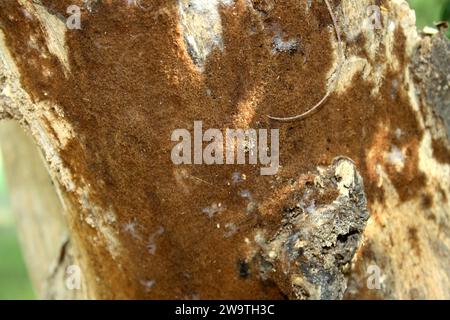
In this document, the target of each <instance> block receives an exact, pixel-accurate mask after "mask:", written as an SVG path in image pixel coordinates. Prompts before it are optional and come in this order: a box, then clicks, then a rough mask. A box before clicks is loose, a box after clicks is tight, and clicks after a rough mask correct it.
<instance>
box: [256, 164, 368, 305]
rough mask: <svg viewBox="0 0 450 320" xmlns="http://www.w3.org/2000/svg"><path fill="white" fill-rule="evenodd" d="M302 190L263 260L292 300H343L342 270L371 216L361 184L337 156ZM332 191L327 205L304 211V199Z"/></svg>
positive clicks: (352, 167) (351, 166)
mask: <svg viewBox="0 0 450 320" xmlns="http://www.w3.org/2000/svg"><path fill="white" fill-rule="evenodd" d="M304 189H305V190H303V192H302V194H299V195H298V196H299V201H298V204H297V205H295V206H293V207H291V208H286V209H285V210H284V212H283V213H282V214H283V215H284V219H283V223H282V227H281V228H280V229H279V230H278V231H277V233H276V234H275V236H274V237H273V238H272V239H270V240H269V241H268V242H266V243H265V244H263V245H262V257H263V261H264V263H265V265H271V266H273V268H272V272H271V273H270V275H269V277H271V278H272V279H274V280H275V282H277V284H278V285H279V286H280V288H281V289H282V290H283V292H284V293H285V294H286V295H288V296H289V297H290V298H293V299H325V300H328V299H342V298H343V296H344V292H345V290H346V285H347V281H346V278H345V272H346V270H347V269H348V268H349V266H350V263H351V261H352V259H353V257H354V255H355V252H356V250H357V248H358V247H359V245H360V242H361V238H362V234H363V231H364V229H365V226H366V222H367V220H368V218H369V211H368V209H367V200H366V196H365V193H364V185H363V180H362V178H361V176H360V175H359V173H358V172H357V170H356V167H355V165H354V164H353V162H352V161H351V160H349V159H346V158H338V159H336V160H335V161H334V163H333V164H332V165H331V166H330V167H328V168H325V170H323V171H321V172H320V173H318V174H317V176H316V178H315V180H314V183H313V184H310V185H308V184H307V185H306V186H305V188H304ZM297 192H298V191H297ZM336 192H337V193H338V194H339V195H338V196H337V198H335V199H333V198H330V199H328V202H329V203H325V204H318V205H316V207H315V209H314V210H306V208H305V205H304V203H308V202H310V201H312V199H308V197H311V198H312V197H314V196H317V195H318V194H327V193H332V194H333V193H336Z"/></svg>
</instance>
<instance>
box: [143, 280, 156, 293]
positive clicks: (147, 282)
mask: <svg viewBox="0 0 450 320" xmlns="http://www.w3.org/2000/svg"><path fill="white" fill-rule="evenodd" d="M139 283H140V284H141V285H142V286H143V287H144V289H145V290H146V291H150V290H151V289H152V288H153V286H154V285H155V283H156V282H155V280H142V279H141V280H140V281H139Z"/></svg>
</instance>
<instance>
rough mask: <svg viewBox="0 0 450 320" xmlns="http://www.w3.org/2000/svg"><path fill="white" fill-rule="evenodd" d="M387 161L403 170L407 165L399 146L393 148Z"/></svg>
mask: <svg viewBox="0 0 450 320" xmlns="http://www.w3.org/2000/svg"><path fill="white" fill-rule="evenodd" d="M387 161H388V162H389V163H390V164H392V165H394V166H396V167H397V168H398V169H400V170H401V169H402V168H403V166H404V165H405V156H404V155H403V152H402V151H401V150H400V149H399V148H398V147H397V146H392V148H391V151H390V152H389V153H388V154H387Z"/></svg>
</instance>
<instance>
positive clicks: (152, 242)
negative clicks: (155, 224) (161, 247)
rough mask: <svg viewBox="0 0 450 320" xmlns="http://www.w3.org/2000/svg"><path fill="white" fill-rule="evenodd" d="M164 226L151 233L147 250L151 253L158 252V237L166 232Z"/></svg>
mask: <svg viewBox="0 0 450 320" xmlns="http://www.w3.org/2000/svg"><path fill="white" fill-rule="evenodd" d="M164 231H165V230H164V227H161V226H160V227H159V228H158V230H156V231H155V232H154V233H153V234H151V235H150V237H149V239H148V244H147V250H148V252H149V253H150V254H151V255H154V254H155V253H156V240H155V239H156V238H157V237H159V236H161V235H162V234H163V233H164Z"/></svg>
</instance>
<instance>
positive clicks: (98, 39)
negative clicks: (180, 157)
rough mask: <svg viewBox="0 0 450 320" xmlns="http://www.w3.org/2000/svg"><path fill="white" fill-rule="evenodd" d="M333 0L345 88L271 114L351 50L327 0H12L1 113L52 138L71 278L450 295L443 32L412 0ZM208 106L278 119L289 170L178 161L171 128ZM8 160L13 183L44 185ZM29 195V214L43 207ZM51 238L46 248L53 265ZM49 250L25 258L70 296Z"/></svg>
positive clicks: (225, 116) (221, 119) (253, 289)
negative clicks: (422, 23) (32, 206)
mask: <svg viewBox="0 0 450 320" xmlns="http://www.w3.org/2000/svg"><path fill="white" fill-rule="evenodd" d="M329 2H330V4H331V7H332V9H333V12H334V14H335V15H336V17H337V18H338V24H339V27H340V30H341V32H342V37H343V39H344V40H343V42H344V43H343V49H344V52H345V62H344V64H343V67H342V73H341V75H340V77H339V81H338V84H337V88H336V90H335V91H334V92H333V94H332V95H331V96H330V98H329V100H328V101H327V102H326V104H324V105H323V106H322V107H321V108H320V109H319V110H318V111H317V112H316V113H315V114H313V115H311V116H310V117H308V118H307V119H304V120H302V121H299V122H291V123H279V122H277V121H271V120H270V119H268V117H267V115H269V114H270V115H274V116H291V115H295V114H299V113H301V112H303V111H306V110H307V109H308V108H309V107H310V106H312V105H314V103H316V102H317V101H318V100H320V98H321V97H322V96H323V95H324V93H325V92H326V91H327V88H328V85H329V83H330V81H331V79H332V73H333V71H334V70H335V69H336V64H337V63H338V50H337V48H338V44H337V42H336V37H335V33H334V28H333V23H332V19H331V17H330V14H329V12H328V10H327V7H326V5H325V2H324V1H309V0H295V1H294V0H292V1H291V0H287V1H282V2H281V1H270V0H268V1H266V0H261V1H259V0H258V1H244V0H236V1H231V0H230V1H228V0H227V1H225V0H222V1H219V0H217V1H201V0H190V1H185V0H180V1H175V0H173V1H169V0H167V1H163V0H155V1H151V2H150V1H144V0H141V1H138V0H136V1H133V0H130V1H87V2H86V1H81V0H72V1H60V0H58V1H56V0H54V1H53V0H41V1H30V0H0V118H10V119H13V120H15V121H17V122H19V123H20V124H21V125H22V127H23V128H24V129H25V130H26V131H27V132H29V133H30V134H31V136H32V137H33V138H34V141H35V142H36V144H37V145H38V147H39V148H40V150H41V151H42V154H43V158H44V159H45V162H46V166H47V169H48V172H49V174H50V177H51V179H52V181H53V183H54V185H55V190H57V192H58V193H59V195H60V196H59V198H60V199H61V203H62V207H61V208H63V211H64V216H65V222H66V223H67V226H68V229H67V230H69V232H68V234H69V238H70V248H71V249H70V254H69V256H70V257H76V259H75V258H74V261H76V262H75V263H76V264H77V265H79V266H80V268H81V270H82V275H83V286H82V290H81V291H80V292H77V293H76V294H75V295H76V297H89V298H177V299H181V298H216V299H217V298H235V299H239V298H251V299H267V298H285V297H289V298H300V299H308V298H309V299H330V298H381V299H384V298H387V299H410V298H412V299H414V298H438V299H443V298H450V205H449V200H448V198H449V191H450V179H449V178H450V152H449V139H448V138H449V135H448V130H449V126H448V123H449V118H448V110H449V100H450V99H449V87H448V83H449V79H448V74H449V73H448V66H449V64H448V59H449V58H448V57H449V44H448V40H446V39H445V38H444V36H443V35H437V36H435V37H430V36H427V35H420V34H418V33H417V30H416V27H415V17H414V13H413V12H412V11H411V10H410V9H409V7H408V5H407V3H406V1H403V0H382V1H378V0H377V1H370V0H341V1H339V0H334V1H329ZM73 4H75V5H78V6H79V7H80V8H81V28H80V29H75V30H70V29H67V28H66V25H65V22H66V18H67V17H68V14H67V8H68V6H69V5H73ZM189 4H190V6H189ZM371 5H378V6H379V8H381V14H382V16H381V17H382V20H381V27H380V28H375V29H374V28H371V27H370V25H368V23H367V8H368V7H369V6H371ZM446 70H447V71H446ZM196 120H201V121H203V123H204V126H205V127H206V126H207V127H209V128H219V129H224V128H227V127H230V128H244V129H246V128H278V129H280V152H281V158H280V164H281V167H280V170H279V171H278V173H277V174H276V175H275V176H261V175H260V174H259V172H260V171H259V167H258V166H253V165H244V166H239V165H225V166H206V165H192V166H175V165H174V164H173V163H172V162H171V161H170V153H171V149H172V147H173V143H172V142H171V141H170V137H171V133H172V132H173V130H175V129H179V128H186V129H188V130H191V129H192V126H193V123H194V121H196ZM14 132H15V131H14ZM9 134H10V133H8V132H7V133H6V135H5V133H3V134H2V144H4V141H6V139H8V137H7V135H9ZM14 136H17V137H18V138H17V139H21V138H20V136H19V134H18V133H14ZM8 146H9V147H8ZM12 146H14V145H12ZM12 146H11V144H10V143H7V144H6V147H4V148H5V150H9V151H8V154H9V157H10V158H9V159H14V157H21V156H20V155H21V154H22V153H21V152H20V150H21V149H19V148H17V151H14V153H13V151H11V149H14V148H13V147H12ZM15 154H16V155H15ZM22 157H23V156H22ZM13 164H14V163H11V165H10V166H8V169H9V174H8V176H9V181H11V183H13V185H16V187H15V188H13V199H18V200H17V201H14V202H15V203H17V202H18V203H19V204H20V201H21V200H20V199H21V198H20V194H19V192H20V191H17V193H16V191H15V190H23V189H26V190H29V191H30V192H28V195H29V196H30V197H32V198H33V199H39V197H38V195H39V192H40V190H41V188H40V187H37V184H36V183H33V182H31V181H29V180H30V179H29V178H26V177H23V178H21V176H20V175H18V174H16V173H15V172H16V169H15V166H14V165H13ZM19 164H20V166H22V165H25V162H21V161H20V162H17V165H18V166H19ZM30 167H31V164H30ZM30 170H31V169H30ZM33 186H36V187H33ZM33 191H34V192H36V194H33V195H31V192H33ZM53 197H54V196H53ZM30 199H31V198H30ZM33 201H34V200H33ZM35 201H38V200H35ZM16 208H18V210H17V212H18V219H19V221H20V223H19V226H20V230H23V232H28V231H26V230H29V229H30V228H33V227H32V226H28V225H27V224H28V222H31V221H33V220H32V219H35V218H30V220H25V219H26V218H24V217H23V215H22V214H20V212H23V205H22V206H19V205H17V206H16ZM55 208H56V207H55ZM57 211H59V209H58V210H57ZM30 216H31V217H37V215H35V214H31V213H30ZM59 217H60V216H59ZM36 219H37V218H36ZM58 219H60V218H58ZM27 221H28V222H27ZM366 221H367V222H366ZM47 227H48V228H52V227H51V226H50V225H49V226H47V225H45V226H42V228H47ZM58 228H59V227H58ZM39 230H40V227H39ZM61 230H65V229H64V228H62V227H61ZM50 234H55V235H56V234H60V233H59V232H56V231H55V233H53V231H51V232H50V233H49V235H50ZM58 237H59V236H58ZM31 238H33V236H32V234H31V233H29V234H28V235H23V236H22V239H24V240H23V243H24V246H25V248H26V249H25V251H26V252H27V251H28V252H30V251H31V252H32V251H33V248H34V245H35V244H34V243H33V241H32V240H31ZM38 245H39V244H38V243H37V242H36V246H38ZM54 245H55V247H54V248H52V249H49V251H48V252H51V253H49V254H48V255H47V254H46V253H45V254H44V253H43V254H39V255H40V256H42V261H45V260H47V261H48V266H51V265H52V263H54V262H55V255H56V256H58V255H57V253H58V252H60V250H61V242H60V240H59V238H58V240H55V241H54ZM63 265H64V264H63ZM374 266H375V267H377V268H378V269H379V270H380V287H379V288H377V289H373V288H372V289H371V288H369V287H368V281H367V280H368V275H369V274H368V272H369V271H370V270H372V269H373V268H372V267H374ZM41 268H42V267H35V266H33V265H32V264H31V263H30V270H31V273H32V274H34V276H33V279H35V286H36V287H37V288H38V291H39V292H40V294H41V295H42V296H43V297H52V298H67V297H71V295H72V297H73V294H74V293H67V292H64V290H62V291H61V290H56V289H54V288H49V287H47V288H45V289H42V288H44V286H43V285H42V284H41V282H42V281H45V277H47V276H48V274H49V273H48V272H45V276H44V274H43V273H44V269H45V268H44V269H41ZM62 278H63V277H59V276H58V279H62ZM54 286H56V287H58V286H60V284H54ZM50 287H51V286H50Z"/></svg>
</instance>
